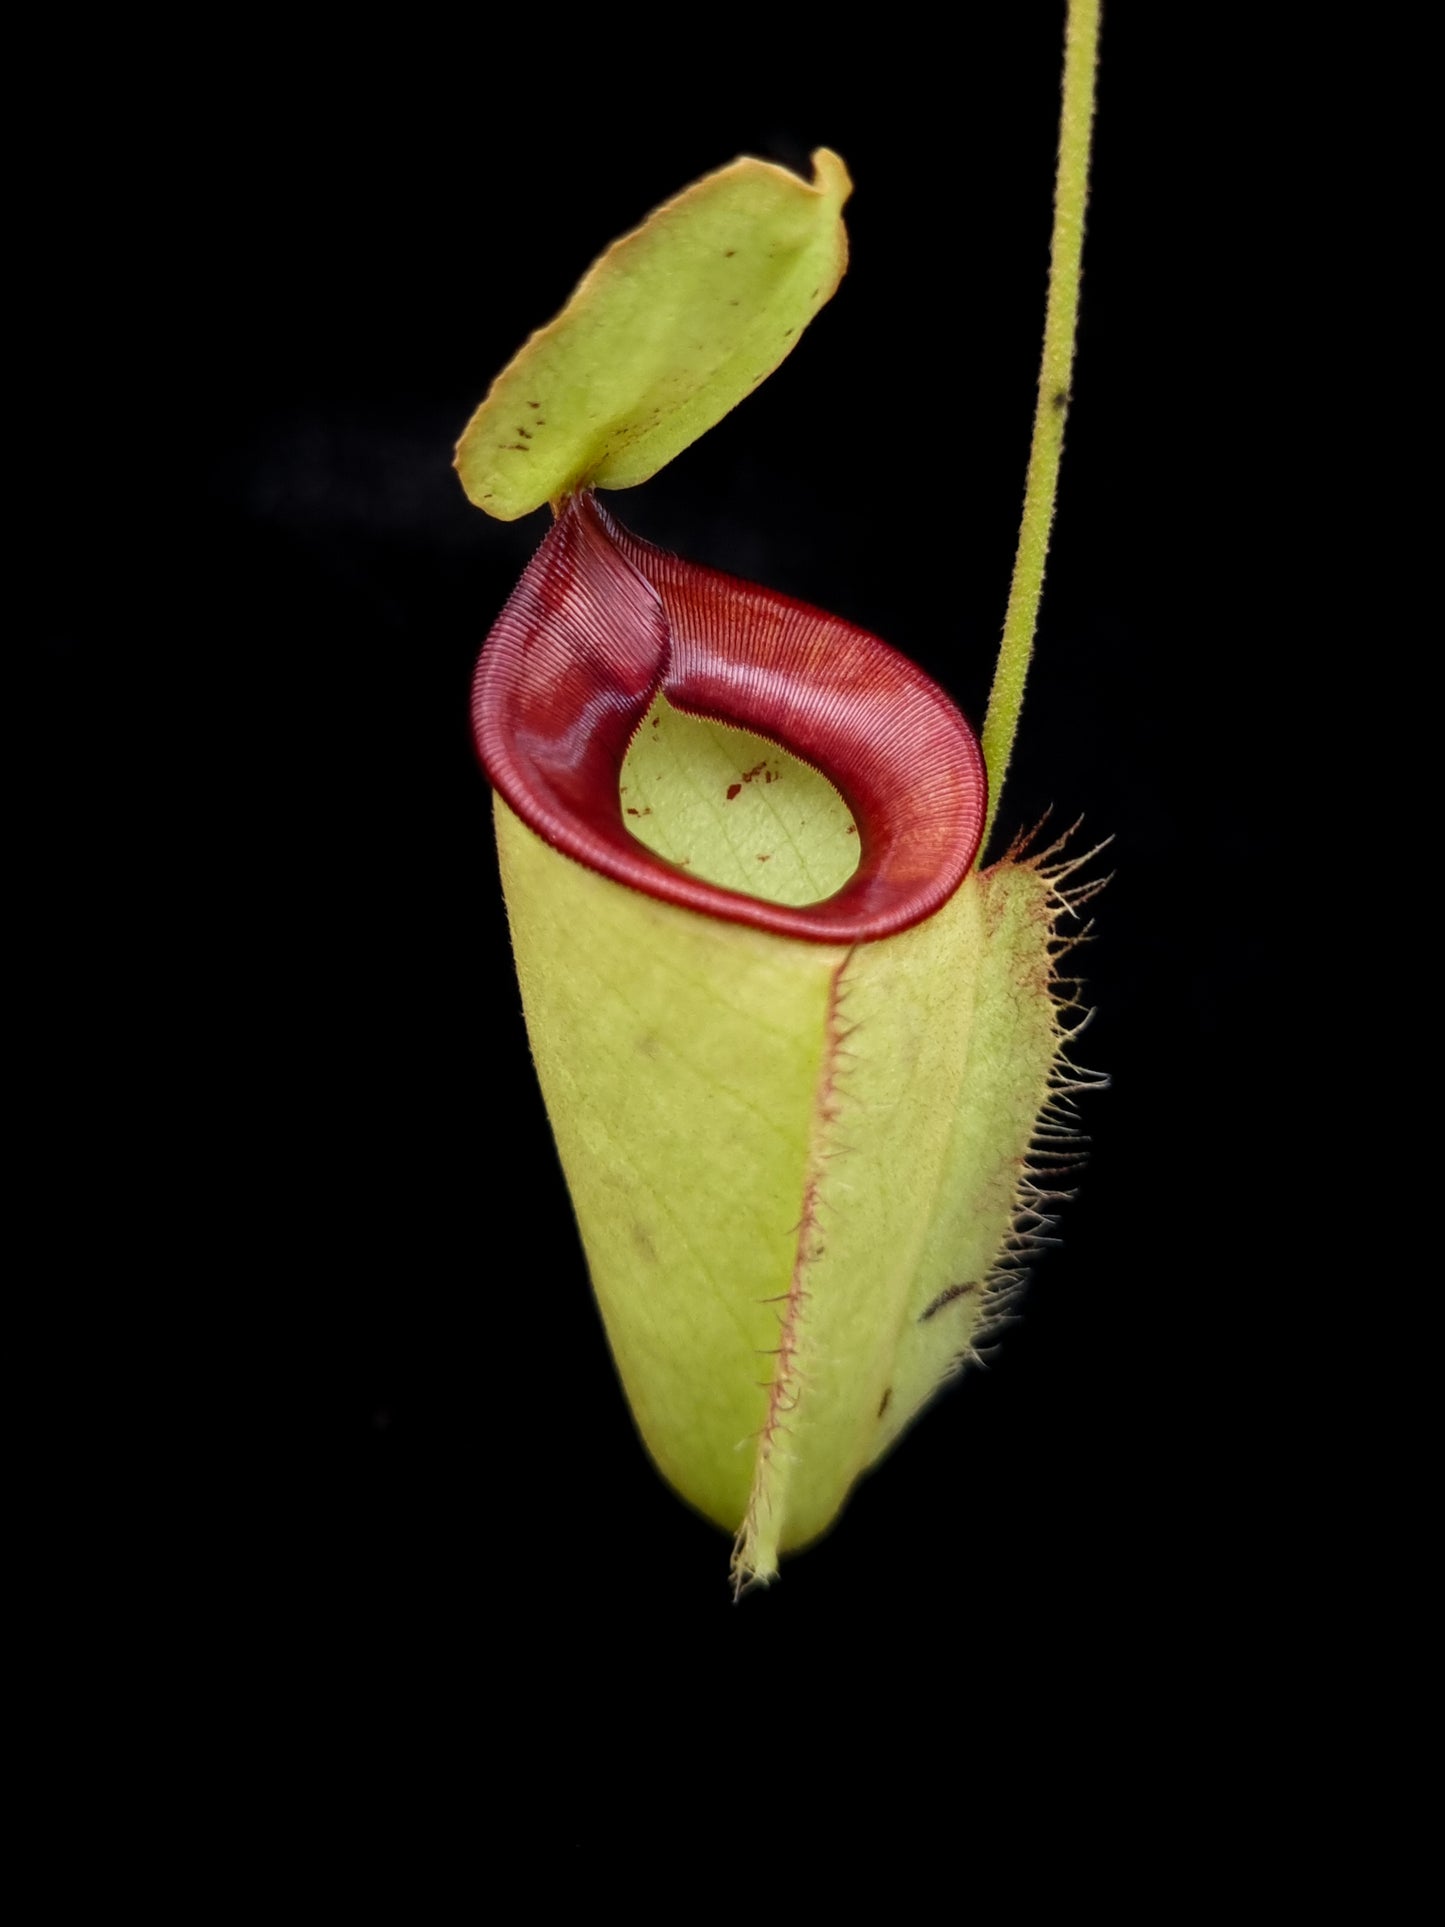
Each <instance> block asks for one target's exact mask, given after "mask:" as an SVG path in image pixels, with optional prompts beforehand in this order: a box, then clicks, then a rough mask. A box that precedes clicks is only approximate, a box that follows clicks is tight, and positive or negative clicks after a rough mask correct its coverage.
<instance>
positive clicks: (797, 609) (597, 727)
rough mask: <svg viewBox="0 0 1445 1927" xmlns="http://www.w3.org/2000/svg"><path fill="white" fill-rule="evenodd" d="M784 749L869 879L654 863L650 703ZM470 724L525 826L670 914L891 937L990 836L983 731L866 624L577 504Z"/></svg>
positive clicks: (522, 597)
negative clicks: (648, 828) (647, 735)
mask: <svg viewBox="0 0 1445 1927" xmlns="http://www.w3.org/2000/svg"><path fill="white" fill-rule="evenodd" d="M659 689H661V690H662V691H663V692H664V694H665V695H666V697H667V699H668V701H669V702H670V703H672V704H673V705H674V706H675V707H676V708H678V709H682V710H686V711H688V712H689V713H691V714H693V715H698V716H708V717H712V718H714V719H715V720H717V721H720V722H725V723H733V724H735V725H737V726H739V727H741V728H744V729H748V730H751V731H753V732H754V733H755V734H757V735H760V736H767V737H770V738H771V739H772V740H773V741H775V742H777V743H780V744H781V745H782V746H783V748H785V749H788V750H790V751H792V753H793V754H794V755H795V756H799V757H801V758H802V759H803V760H804V761H805V762H808V763H812V764H813V765H814V766H815V767H816V768H818V769H820V770H822V771H823V773H824V774H825V775H826V776H827V777H829V779H830V780H831V781H832V782H833V783H834V784H836V785H837V788H838V790H839V791H840V792H841V794H842V796H843V798H844V800H845V801H846V802H847V804H848V806H849V808H850V809H851V810H852V812H853V817H854V821H855V822H856V823H857V825H858V835H859V842H860V857H859V863H858V868H857V870H856V871H855V872H854V874H853V876H852V877H851V878H850V879H849V881H848V882H847V883H845V884H844V885H843V887H842V889H841V890H839V891H837V892H836V893H835V894H834V895H833V896H831V897H828V898H826V899H825V900H824V901H823V902H821V903H813V904H808V905H805V906H803V907H801V908H792V907H790V906H788V905H786V904H778V903H764V902H762V901H760V900H759V899H758V898H756V897H750V896H745V895H743V894H742V893H741V892H739V891H736V890H728V889H725V888H724V887H723V886H722V885H721V884H714V883H708V882H706V881H704V879H702V878H701V877H698V876H694V875H693V874H692V873H691V872H690V871H687V870H682V869H679V868H678V867H677V866H676V865H674V864H671V863H668V862H666V861H665V860H664V859H663V858H662V857H659V856H655V855H654V854H653V853H652V851H650V850H648V849H647V848H646V847H645V846H644V845H643V844H641V843H639V842H638V841H637V839H636V838H635V837H634V836H633V835H632V834H631V833H630V832H629V830H628V829H627V827H626V824H625V822H624V820H623V816H622V809H621V805H620V803H619V800H618V793H617V785H618V779H619V772H620V770H621V767H622V762H623V759H624V757H625V756H626V754H627V749H628V745H629V744H630V743H631V741H632V738H633V736H634V734H635V733H636V731H637V729H638V727H639V725H640V724H641V722H642V720H643V718H644V717H645V715H646V714H647V711H648V708H649V706H650V705H651V703H652V700H653V697H654V696H655V695H656V693H657V691H658V690H659ZM472 729H473V734H474V736H475V739H476V744H477V750H478V753H479V755H480V756H481V759H482V765H483V767H484V768H485V770H486V772H487V775H488V776H489V778H490V779H491V781H492V783H493V784H494V785H495V786H496V788H497V790H498V791H499V792H500V793H501V795H502V796H503V797H504V798H505V799H506V801H507V803H508V804H509V805H510V806H511V808H512V809H513V810H514V811H515V812H516V814H517V815H518V816H519V817H520V818H521V819H522V821H523V822H524V823H526V824H527V825H528V826H529V827H530V828H531V829H533V830H535V831H536V833H537V835H538V836H540V837H541V838H542V839H543V840H544V841H545V842H547V843H549V844H550V845H551V846H552V847H553V848H554V849H557V850H560V851H562V852H563V854H564V855H566V856H570V857H572V858H574V859H575V860H576V861H577V862H579V863H585V864H586V865H587V866H588V867H589V868H590V869H593V870H597V871H599V872H600V873H601V874H602V875H603V876H608V877H612V878H613V879H614V880H615V881H616V882H618V883H623V884H626V885H627V886H628V887H629V888H630V889H633V890H640V891H642V892H643V893H644V894H645V895H647V896H650V897H655V898H657V899H658V900H659V901H660V902H663V903H672V904H676V905H678V906H679V907H680V908H683V909H687V910H695V911H698V912H700V913H701V914H702V915H704V916H710V917H721V918H723V919H725V920H726V921H728V922H731V923H742V924H749V925H751V926H752V927H753V928H755V929H758V930H770V931H773V932H775V933H776V934H778V935H780V936H786V937H801V938H804V939H806V940H807V941H809V942H813V943H833V944H849V943H861V942H866V941H869V940H871V939H875V938H878V937H887V936H892V935H894V934H895V933H896V932H898V931H900V930H906V929H908V928H909V926H910V925H912V924H915V923H918V922H920V921H921V920H922V919H923V918H924V917H927V916H931V915H932V913H933V912H934V911H935V910H937V909H938V908H939V907H940V906H941V905H942V904H943V903H945V902H946V901H947V899H948V898H949V897H950V896H951V895H952V894H953V892H954V891H955V890H956V889H957V888H958V885H959V884H960V883H961V882H962V880H963V878H964V877H965V875H966V874H967V872H968V868H969V865H970V864H971V863H972V862H973V859H974V855H975V853H976V852H977V849H978V843H979V838H980V836H981V835H982V833H983V824H984V816H985V810H986V804H987V781H986V778H985V775H984V767H983V757H982V754H981V753H980V750H979V746H978V742H977V739H976V738H975V736H974V734H973V732H972V730H971V729H970V728H969V726H968V724H967V723H966V722H965V721H964V719H963V717H962V716H961V715H960V714H959V712H958V710H957V709H955V707H954V706H953V704H952V703H951V702H950V701H949V699H948V697H947V696H945V695H944V693H943V691H942V690H941V689H939V688H938V686H937V685H936V684H935V683H933V682H931V681H930V680H929V678H928V677H927V676H925V675H924V674H923V672H922V670H920V669H919V668H917V666H916V665H915V664H913V663H911V662H910V661H909V660H908V658H907V657H906V656H901V655H899V653H898V652H897V650H895V649H891V648H890V647H889V646H888V644H887V643H886V642H880V641H879V639H878V638H877V637H876V636H873V635H870V634H869V633H868V632H867V630H864V629H858V628H855V627H854V626H853V625H852V624H851V623H848V622H844V621H842V620H841V619H840V618H839V617H837V616H830V615H827V614H825V613H824V612H823V611H822V610H820V609H813V608H810V607H809V606H808V605H807V604H806V603H802V602H795V601H794V600H793V599H792V598H791V597H789V596H783V595H776V594H774V593H773V592H772V591H771V590H769V589H762V588H758V587H756V586H755V585H754V584H752V583H748V582H740V581H738V580H737V579H736V578H734V577H732V576H727V575H722V574H720V573H719V572H718V571H716V570H714V569H705V568H699V567H696V566H694V565H693V564H691V563H687V562H683V561H680V560H679V559H678V558H677V557H676V556H671V555H667V554H665V553H664V552H663V551H662V550H660V549H655V548H653V547H652V546H651V544H650V543H646V542H642V541H640V540H639V539H638V538H637V537H636V536H634V535H631V534H629V533H628V532H627V531H626V530H625V529H623V528H621V527H620V526H619V525H618V524H617V523H616V522H615V521H614V520H613V519H612V517H611V516H610V515H608V514H607V512H606V511H605V510H604V509H603V508H601V507H600V506H599V504H598V503H597V502H596V501H595V500H594V498H593V497H592V496H590V495H578V496H574V497H573V498H572V499H571V500H570V501H568V502H567V503H566V505H565V506H564V507H563V509H562V512H561V513H560V515H559V516H558V518H557V520H556V521H555V523H554V524H553V526H552V528H551V530H550V531H549V532H548V534H547V537H546V539H545V541H544V542H543V543H542V546H541V547H540V548H539V549H538V551H537V553H536V555H535V556H534V557H533V559H532V561H531V562H530V563H529V564H528V567H527V570H526V572H525V574H524V575H523V576H522V579H521V581H520V582H519V583H518V584H517V587H516V589H515V590H514V591H513V593H512V595H511V597H510V599H509V600H508V602H507V606H506V608H505V609H504V610H503V611H502V613H501V615H500V616H499V617H498V619H497V623H496V626H495V627H494V628H493V630H492V633H491V635H490V636H489V637H488V639H487V643H486V646H485V648H484V649H483V650H482V654H481V659H480V661H479V662H478V664H477V673H476V678H475V681H474V683H473V688H472Z"/></svg>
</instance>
